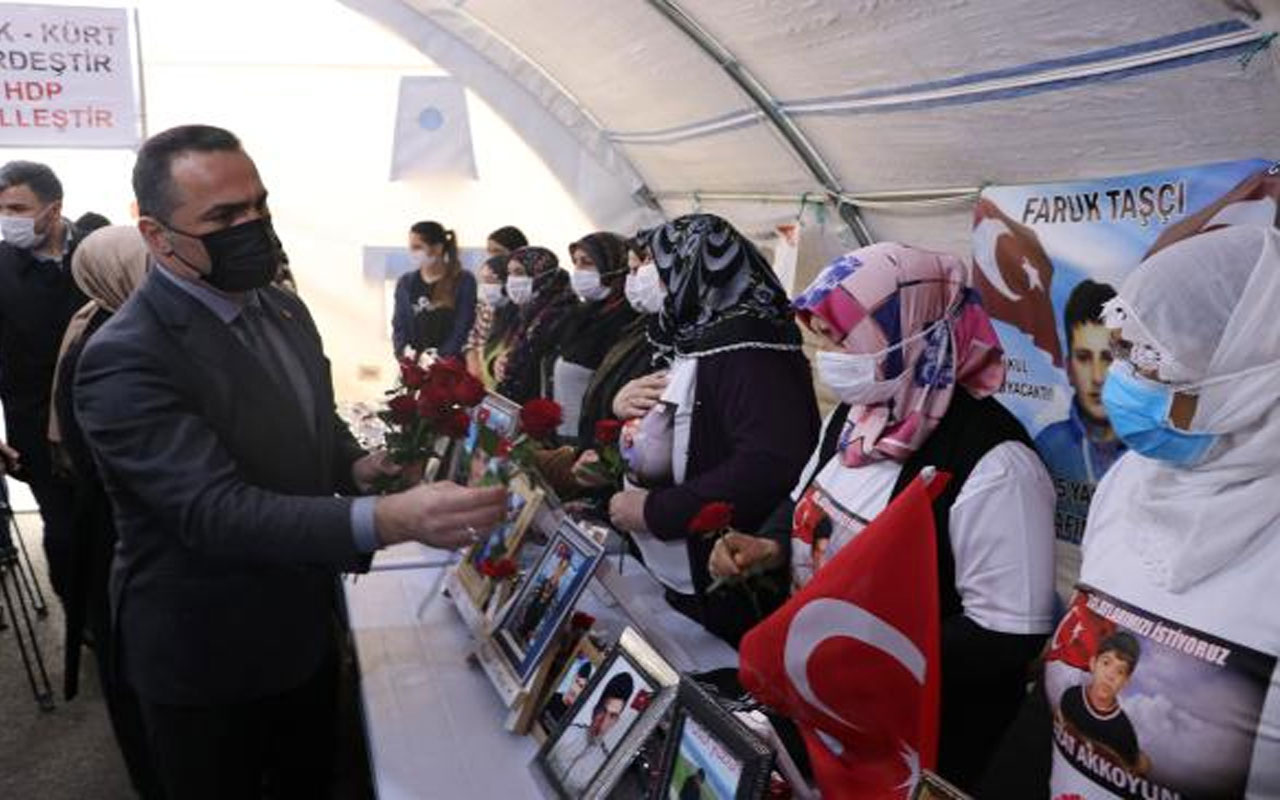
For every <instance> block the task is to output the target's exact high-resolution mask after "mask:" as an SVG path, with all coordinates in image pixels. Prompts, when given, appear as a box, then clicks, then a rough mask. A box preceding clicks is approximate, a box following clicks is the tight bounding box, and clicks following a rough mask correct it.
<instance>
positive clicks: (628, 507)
mask: <svg viewBox="0 0 1280 800" xmlns="http://www.w3.org/2000/svg"><path fill="white" fill-rule="evenodd" d="M648 498H649V492H648V491H647V490H645V489H628V490H627V491H625V492H618V493H617V494H615V495H614V496H613V497H611V498H610V499H609V520H610V521H611V522H613V524H614V526H615V527H618V528H621V529H622V530H624V531H631V532H633V533H648V532H649V525H648V523H646V522H645V521H644V503H645V500H647V499H648Z"/></svg>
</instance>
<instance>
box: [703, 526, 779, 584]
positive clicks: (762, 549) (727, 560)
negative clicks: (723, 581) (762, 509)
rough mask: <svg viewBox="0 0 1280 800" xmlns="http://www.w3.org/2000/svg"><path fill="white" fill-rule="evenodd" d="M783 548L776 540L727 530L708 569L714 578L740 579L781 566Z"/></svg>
mask: <svg viewBox="0 0 1280 800" xmlns="http://www.w3.org/2000/svg"><path fill="white" fill-rule="evenodd" d="M781 560H782V548H780V547H779V546H778V543H777V542H775V541H774V540H772V539H765V538H762V537H760V536H747V535H746V534H745V533H733V532H730V533H726V534H725V535H724V536H721V537H720V538H719V539H718V540H717V541H716V546H715V548H713V549H712V551H711V557H710V558H709V559H708V560H707V571H708V572H710V573H711V577H713V578H740V577H743V576H745V575H748V574H750V573H752V572H764V571H766V570H770V569H773V568H775V567H778V566H781Z"/></svg>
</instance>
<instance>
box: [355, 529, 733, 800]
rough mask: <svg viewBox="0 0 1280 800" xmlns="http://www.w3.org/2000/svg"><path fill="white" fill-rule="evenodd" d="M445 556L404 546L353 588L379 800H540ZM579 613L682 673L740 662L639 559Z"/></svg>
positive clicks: (528, 746)
mask: <svg viewBox="0 0 1280 800" xmlns="http://www.w3.org/2000/svg"><path fill="white" fill-rule="evenodd" d="M448 560H449V557H448V555H447V554H444V553H441V552H440V551H435V550H431V549H429V548H426V547H422V546H419V545H402V546H399V547H394V548H391V549H389V550H385V551H383V552H381V553H379V554H378V556H377V558H376V559H375V561H374V567H373V570H372V571H371V572H370V573H369V574H367V575H362V576H360V577H359V578H357V579H356V580H355V581H354V582H352V581H351V580H350V579H348V580H347V582H346V583H345V590H346V602H347V610H348V614H349V617H350V621H351V628H352V631H353V634H354V637H355V643H356V651H357V655H358V657H359V663H360V674H361V694H362V696H363V699H364V713H365V730H366V733H367V735H368V740H369V757H370V760H371V762H372V764H371V768H372V771H373V777H374V786H375V787H376V789H377V792H378V797H379V798H380V800H399V798H405V800H408V799H409V798H413V799H414V800H418V799H419V798H435V797H441V798H444V797H450V798H453V797H502V798H525V797H537V796H538V794H537V789H536V788H535V784H534V780H533V776H532V774H531V773H530V772H529V768H528V765H529V762H530V760H531V759H532V758H533V756H534V753H535V752H536V751H537V744H536V743H535V742H534V740H533V739H531V738H529V737H527V736H516V735H513V734H510V733H508V732H506V731H505V730H503V727H502V726H503V722H504V721H505V719H506V716H507V709H506V708H505V707H504V706H503V705H502V703H501V702H500V701H499V699H498V694H497V692H496V691H495V690H494V688H493V686H492V685H491V684H490V683H489V681H488V679H487V678H486V677H485V674H484V672H483V671H482V670H481V669H480V668H479V667H478V666H477V665H475V664H472V663H469V662H468V661H467V654H468V652H469V651H470V649H471V646H472V640H471V636H470V633H469V631H468V630H467V628H466V626H465V625H464V624H463V622H462V619H461V618H460V617H459V616H458V613H457V611H456V610H455V609H454V608H453V606H452V602H451V601H450V600H449V599H448V598H445V597H444V596H442V595H441V594H440V592H439V587H440V582H441V580H442V578H443V576H444V572H445V569H446V568H445V567H443V566H438V565H439V564H442V563H445V562H447V561H448ZM597 574H598V576H599V579H598V580H596V581H593V583H592V585H591V586H590V587H589V588H588V590H587V591H586V592H585V593H584V594H583V597H582V599H581V601H580V602H579V608H580V609H582V610H584V611H586V612H587V613H590V614H593V615H595V616H596V618H597V625H596V628H595V631H596V633H598V634H601V635H602V636H603V637H604V638H606V639H608V640H610V641H612V640H615V639H616V638H617V636H618V634H619V633H620V632H621V630H622V628H623V627H625V626H626V625H634V626H635V627H636V628H637V629H639V631H640V632H641V633H642V634H643V635H644V636H645V638H646V639H648V640H649V642H650V643H651V644H652V645H653V646H654V647H655V648H656V649H657V650H658V652H660V653H662V654H663V655H664V656H665V657H666V658H667V660H668V661H669V662H670V663H671V665H672V666H673V667H674V668H675V669H677V670H679V671H681V672H687V671H701V670H706V669H713V668H716V667H721V666H726V665H731V664H734V663H736V653H734V651H733V649H732V648H730V647H729V646H728V645H726V644H724V643H723V642H721V641H720V640H719V639H716V638H715V637H713V636H711V634H709V633H707V632H706V631H704V630H703V629H702V628H700V627H699V626H697V625H696V624H694V623H692V622H690V621H689V620H687V619H685V618H684V617H682V616H680V615H679V614H678V613H676V612H675V611H673V610H672V609H671V608H670V607H669V606H667V605H666V602H665V601H664V600H663V599H662V589H661V586H659V585H658V584H657V583H656V581H655V580H654V579H653V578H652V577H651V576H650V575H648V573H646V572H645V571H644V568H643V567H642V566H641V565H640V564H639V563H638V562H635V561H633V560H631V559H629V558H628V559H625V560H624V561H623V562H622V563H621V564H619V561H618V559H617V557H616V556H613V557H609V558H608V559H607V560H606V561H605V563H603V564H602V565H601V569H600V571H599V572H598V573H597Z"/></svg>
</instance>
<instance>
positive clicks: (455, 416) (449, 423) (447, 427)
mask: <svg viewBox="0 0 1280 800" xmlns="http://www.w3.org/2000/svg"><path fill="white" fill-rule="evenodd" d="M470 427H471V417H469V416H467V412H465V411H463V410H462V409H460V408H456V409H454V410H453V411H450V412H449V414H448V415H447V416H446V417H445V418H444V420H443V421H442V422H441V423H440V428H439V430H440V433H441V434H442V435H444V436H448V437H449V438H450V439H461V438H462V437H463V436H466V435H467V429H468V428H470Z"/></svg>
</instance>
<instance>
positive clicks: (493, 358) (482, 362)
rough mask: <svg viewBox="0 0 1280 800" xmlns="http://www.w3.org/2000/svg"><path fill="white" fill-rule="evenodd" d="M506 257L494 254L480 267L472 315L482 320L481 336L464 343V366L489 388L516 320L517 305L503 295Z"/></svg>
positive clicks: (494, 385)
mask: <svg viewBox="0 0 1280 800" xmlns="http://www.w3.org/2000/svg"><path fill="white" fill-rule="evenodd" d="M510 260H511V257H510V256H507V255H497V256H492V257H490V258H489V260H487V261H485V262H484V264H482V265H481V266H480V271H479V273H478V277H479V288H478V292H479V298H478V302H477V305H476V317H477V319H480V318H484V319H485V335H484V338H483V339H478V340H476V341H468V343H467V369H468V371H470V372H471V374H472V375H474V376H475V377H477V378H479V379H480V380H481V381H482V382H483V383H484V388H486V389H488V390H490V391H492V390H493V389H494V388H495V387H496V386H497V385H498V377H497V366H498V364H499V363H501V362H502V360H503V359H504V358H506V355H507V351H508V350H509V349H510V347H511V342H512V340H513V339H514V338H515V333H516V325H517V323H518V322H519V320H520V309H519V307H517V306H516V305H515V304H514V303H512V302H511V300H510V298H508V297H507V287H506V283H507V262H508V261H510ZM473 333H474V331H473Z"/></svg>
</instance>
